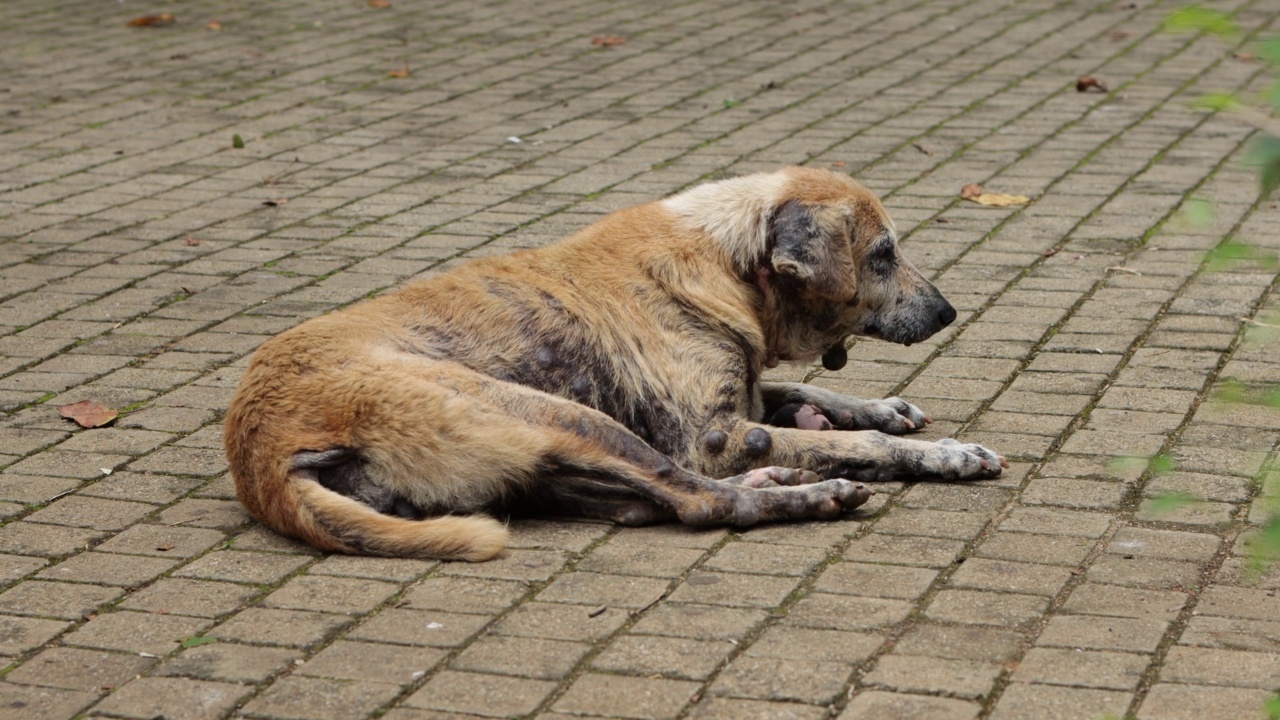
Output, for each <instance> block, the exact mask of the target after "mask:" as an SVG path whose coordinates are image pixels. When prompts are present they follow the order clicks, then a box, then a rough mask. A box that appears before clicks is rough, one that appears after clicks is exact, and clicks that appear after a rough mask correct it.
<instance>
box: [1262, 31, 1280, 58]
mask: <svg viewBox="0 0 1280 720" xmlns="http://www.w3.org/2000/svg"><path fill="white" fill-rule="evenodd" d="M1258 57H1260V58H1262V59H1263V60H1265V61H1267V62H1269V63H1271V64H1272V65H1280V35H1277V36H1276V37H1270V38H1267V39H1266V40H1263V41H1262V42H1261V43H1259V44H1258Z"/></svg>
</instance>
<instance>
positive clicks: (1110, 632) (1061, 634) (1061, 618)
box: [1036, 615, 1168, 653]
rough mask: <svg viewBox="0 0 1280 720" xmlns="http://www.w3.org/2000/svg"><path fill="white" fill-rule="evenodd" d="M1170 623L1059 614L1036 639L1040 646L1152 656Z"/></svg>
mask: <svg viewBox="0 0 1280 720" xmlns="http://www.w3.org/2000/svg"><path fill="white" fill-rule="evenodd" d="M1167 629H1168V623H1166V622H1162V621H1160V620H1154V619H1149V618H1123V617H1098V616H1093V615H1058V616H1055V617H1053V618H1052V619H1050V620H1049V624H1048V625H1046V626H1045V628H1044V630H1043V631H1042V632H1041V633H1040V637H1038V638H1036V644H1037V645H1043V646H1056V647H1069V648H1087V649H1093V650H1124V651H1128V652H1137V653H1153V652H1155V651H1156V647H1157V646H1158V645H1159V644H1160V641H1161V639H1162V638H1163V637H1164V633H1165V631H1166V630H1167Z"/></svg>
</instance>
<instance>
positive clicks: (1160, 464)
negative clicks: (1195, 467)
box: [1147, 453, 1178, 475]
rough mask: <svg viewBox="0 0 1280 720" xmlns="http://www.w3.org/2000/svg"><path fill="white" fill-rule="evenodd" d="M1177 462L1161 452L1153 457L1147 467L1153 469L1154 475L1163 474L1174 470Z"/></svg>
mask: <svg viewBox="0 0 1280 720" xmlns="http://www.w3.org/2000/svg"><path fill="white" fill-rule="evenodd" d="M1177 464H1178V463H1177V461H1176V460H1174V459H1173V458H1171V457H1169V456H1168V455H1165V454H1163V453H1161V454H1159V455H1156V456H1155V457H1153V458H1151V462H1150V463H1148V464H1147V467H1148V468H1149V469H1150V470H1151V474H1152V475H1163V474H1164V473H1167V472H1173V469H1174V467H1176V466H1177Z"/></svg>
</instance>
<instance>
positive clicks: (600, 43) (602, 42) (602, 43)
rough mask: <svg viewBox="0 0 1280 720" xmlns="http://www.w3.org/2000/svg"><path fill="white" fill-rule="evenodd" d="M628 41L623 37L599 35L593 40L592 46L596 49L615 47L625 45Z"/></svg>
mask: <svg viewBox="0 0 1280 720" xmlns="http://www.w3.org/2000/svg"><path fill="white" fill-rule="evenodd" d="M626 42H627V39H626V38H624V37H622V36H621V35H597V36H596V37H593V38H591V44H592V45H595V46H596V47H615V46H618V45H625V44H626Z"/></svg>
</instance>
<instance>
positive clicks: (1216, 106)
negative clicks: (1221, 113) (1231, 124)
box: [1191, 92, 1240, 110]
mask: <svg viewBox="0 0 1280 720" xmlns="http://www.w3.org/2000/svg"><path fill="white" fill-rule="evenodd" d="M1239 104H1240V99H1239V98H1237V97H1236V96H1235V95H1234V94H1233V93H1225V92H1216V93H1209V94H1207V95H1201V96H1200V97H1198V98H1196V99H1195V100H1192V101H1191V107H1194V108H1199V109H1201V110H1230V109H1231V108H1233V107H1235V106H1237V105H1239Z"/></svg>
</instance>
